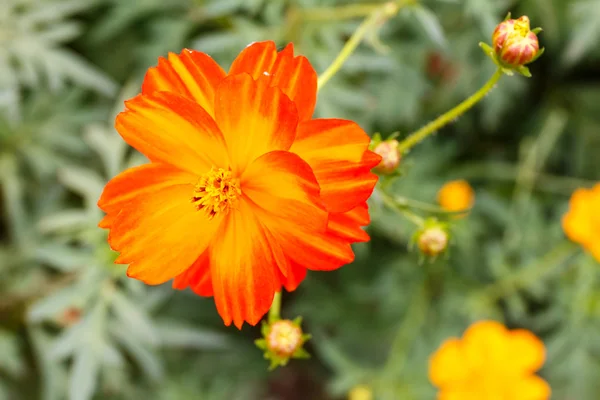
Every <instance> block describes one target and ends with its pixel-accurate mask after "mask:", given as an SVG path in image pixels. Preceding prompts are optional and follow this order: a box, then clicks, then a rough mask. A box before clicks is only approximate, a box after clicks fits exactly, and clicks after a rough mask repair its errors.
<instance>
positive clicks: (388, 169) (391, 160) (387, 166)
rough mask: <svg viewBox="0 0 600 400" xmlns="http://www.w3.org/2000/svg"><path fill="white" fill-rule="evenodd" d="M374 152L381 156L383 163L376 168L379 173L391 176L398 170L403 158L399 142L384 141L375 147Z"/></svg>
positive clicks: (392, 140)
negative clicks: (399, 149)
mask: <svg viewBox="0 0 600 400" xmlns="http://www.w3.org/2000/svg"><path fill="white" fill-rule="evenodd" d="M373 151H374V152H375V153H377V154H379V155H380V156H381V162H380V163H379V164H378V165H377V167H375V169H376V170H377V171H379V172H381V173H384V174H391V173H393V172H394V171H395V170H396V168H398V165H399V164H400V158H401V156H400V152H399V151H398V141H397V140H394V139H390V140H384V141H383V142H381V143H379V144H378V145H377V146H375V148H374V149H373Z"/></svg>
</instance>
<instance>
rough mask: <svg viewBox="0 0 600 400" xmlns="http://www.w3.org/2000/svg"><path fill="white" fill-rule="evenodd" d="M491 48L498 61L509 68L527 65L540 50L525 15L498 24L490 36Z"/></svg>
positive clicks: (536, 38)
mask: <svg viewBox="0 0 600 400" xmlns="http://www.w3.org/2000/svg"><path fill="white" fill-rule="evenodd" d="M492 47H493V49H494V51H495V53H496V55H497V57H498V60H499V61H500V62H501V63H503V64H505V65H507V66H510V67H519V66H523V65H525V64H529V63H530V62H532V61H533V60H535V59H536V58H537V56H538V53H539V50H540V45H539V42H538V37H537V35H536V34H535V32H534V31H532V30H531V28H530V25H529V18H528V17H527V16H526V15H523V16H522V17H520V18H518V19H507V20H505V21H503V22H501V23H500V24H498V26H497V27H496V29H495V30H494V33H493V34H492Z"/></svg>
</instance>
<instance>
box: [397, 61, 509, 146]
mask: <svg viewBox="0 0 600 400" xmlns="http://www.w3.org/2000/svg"><path fill="white" fill-rule="evenodd" d="M503 74H504V72H502V70H501V69H500V68H498V69H497V70H496V72H495V73H494V75H492V77H491V78H490V79H489V80H488V81H487V82H486V83H485V84H484V85H483V86H482V87H481V89H479V90H478V91H477V92H475V93H474V94H473V95H472V96H470V97H469V98H467V99H466V100H464V101H463V102H462V103H460V104H459V105H457V106H456V107H454V108H453V109H451V110H450V111H447V112H446V113H444V114H442V115H440V116H439V117H437V118H436V119H435V120H433V121H431V122H430V123H428V124H427V125H425V126H423V127H422V128H420V129H419V130H417V131H416V132H414V133H411V134H410V135H409V136H408V137H407V138H406V139H404V140H403V141H402V142H400V144H399V145H398V151H399V152H400V153H404V152H406V151H407V150H410V149H411V148H412V147H414V146H415V145H416V144H418V143H420V142H421V141H423V139H425V138H426V137H427V136H429V135H431V134H432V133H434V132H436V131H437V130H439V129H440V128H442V127H443V126H445V125H447V124H448V123H450V122H452V121H453V120H455V119H456V118H458V117H460V116H461V115H462V114H464V113H465V112H467V111H468V110H469V109H470V108H471V107H473V106H474V105H475V104H477V103H478V102H479V101H481V99H483V98H484V97H485V95H486V94H488V92H489V91H490V90H492V89H493V88H494V86H495V85H496V83H497V82H498V80H499V79H500V78H501V77H502V75H503Z"/></svg>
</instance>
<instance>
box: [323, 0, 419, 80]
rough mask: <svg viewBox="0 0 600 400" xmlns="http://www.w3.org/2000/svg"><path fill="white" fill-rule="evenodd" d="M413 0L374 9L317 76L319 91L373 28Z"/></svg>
mask: <svg viewBox="0 0 600 400" xmlns="http://www.w3.org/2000/svg"><path fill="white" fill-rule="evenodd" d="M414 2H415V0H400V1H396V2H387V3H384V4H383V5H381V6H380V7H377V8H376V9H374V10H373V11H372V12H371V13H370V14H369V16H368V17H367V18H366V19H365V20H364V21H363V22H362V23H361V24H360V25H359V27H358V29H356V31H355V32H354V33H353V34H352V36H351V37H350V39H348V41H347V42H346V44H345V45H344V47H343V48H342V51H340V53H339V54H338V55H337V57H336V58H335V60H333V62H332V63H331V65H330V66H329V67H328V68H327V69H326V70H325V71H324V72H323V73H322V74H321V75H319V79H318V81H317V87H318V88H319V89H321V88H322V87H323V86H324V85H325V84H326V83H327V82H328V81H329V80H330V79H331V78H332V77H333V76H334V75H335V74H336V73H337V72H338V71H339V70H340V68H342V65H344V63H345V62H346V60H347V59H348V57H350V55H351V54H352V53H353V52H354V50H356V48H357V47H358V45H359V44H360V42H361V41H362V40H363V38H364V37H365V36H366V34H367V33H369V31H370V30H371V29H372V28H374V27H375V26H377V25H379V24H381V23H382V21H385V20H387V19H389V18H391V17H393V16H394V15H396V13H397V12H398V10H400V8H402V7H403V6H405V5H407V4H412V3H414Z"/></svg>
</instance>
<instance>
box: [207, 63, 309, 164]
mask: <svg viewBox="0 0 600 400" xmlns="http://www.w3.org/2000/svg"><path fill="white" fill-rule="evenodd" d="M215 116H216V121H217V124H218V125H219V127H220V128H221V131H222V132H223V135H224V136H225V142H226V143H227V148H228V150H229V156H230V160H231V161H232V170H233V171H234V174H235V175H239V174H241V173H242V172H243V171H244V169H245V168H246V167H247V166H248V164H250V163H251V162H252V161H253V160H254V159H256V158H258V157H260V156H261V155H263V154H265V153H268V152H269V151H273V150H288V149H289V148H290V146H291V145H292V142H293V141H294V138H295V135H296V126H297V124H298V114H297V112H296V106H295V105H294V103H293V102H292V101H291V100H290V99H289V98H287V97H286V96H285V95H284V94H283V93H282V92H281V90H279V89H278V88H275V87H269V86H268V85H267V83H266V82H264V81H258V82H257V81H255V80H254V79H252V77H250V75H248V74H240V75H235V76H230V77H228V78H226V79H225V80H224V81H223V82H222V83H221V85H219V88H218V89H217V95H216V100H215Z"/></svg>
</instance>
